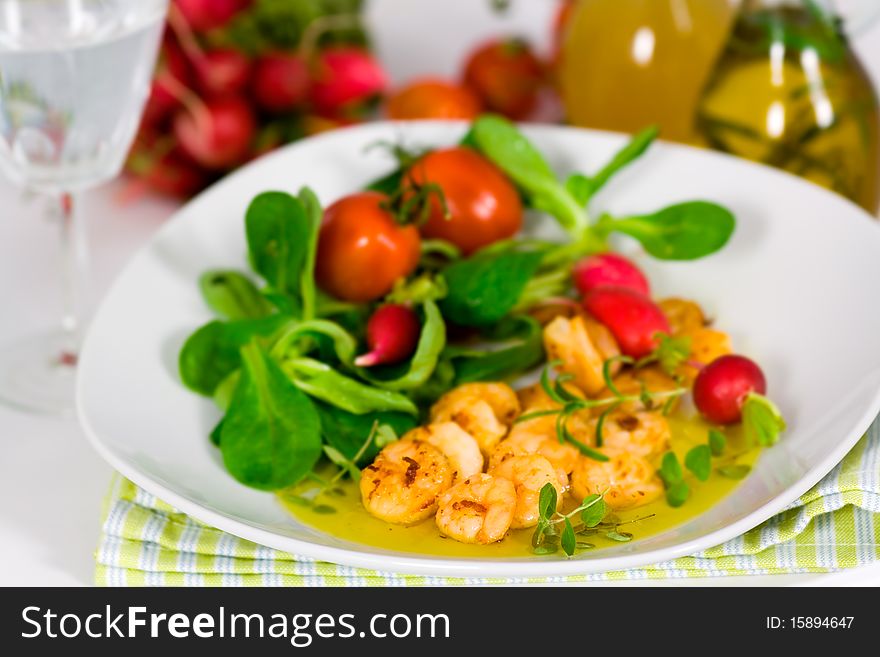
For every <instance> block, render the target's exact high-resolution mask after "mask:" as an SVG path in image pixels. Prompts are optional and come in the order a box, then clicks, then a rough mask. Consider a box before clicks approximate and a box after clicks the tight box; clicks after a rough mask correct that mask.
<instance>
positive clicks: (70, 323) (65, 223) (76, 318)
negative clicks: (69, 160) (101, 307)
mask: <svg viewBox="0 0 880 657" xmlns="http://www.w3.org/2000/svg"><path fill="white" fill-rule="evenodd" d="M52 212H53V215H54V216H55V217H57V219H58V225H59V227H60V231H61V260H62V263H61V276H62V278H63V280H62V281H61V284H62V315H61V330H62V332H63V335H64V342H63V344H62V347H61V353H60V354H58V364H59V365H64V366H68V367H73V366H75V365H76V360H77V353H78V351H79V343H80V303H81V294H82V289H81V286H82V281H83V278H84V272H85V262H86V257H85V243H84V240H83V239H82V234H81V231H80V227H79V222H78V221H77V220H76V206H75V204H74V198H73V195H72V194H70V193H67V192H63V193H60V194H58V195H56V196H55V197H54V198H53V199H52Z"/></svg>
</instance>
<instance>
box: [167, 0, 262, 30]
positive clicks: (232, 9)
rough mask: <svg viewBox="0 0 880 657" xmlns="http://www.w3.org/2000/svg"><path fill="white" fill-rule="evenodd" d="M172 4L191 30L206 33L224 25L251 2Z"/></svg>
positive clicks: (197, 0)
mask: <svg viewBox="0 0 880 657" xmlns="http://www.w3.org/2000/svg"><path fill="white" fill-rule="evenodd" d="M174 4H175V5H176V6H177V9H179V10H180V13H181V14H183V17H184V19H186V22H187V23H189V25H190V27H192V29H194V30H195V31H196V32H207V31H208V30H213V29H216V28H218V27H223V26H224V25H226V23H228V22H229V21H230V20H232V18H234V17H235V15H236V14H238V13H239V12H240V11H242V10H244V9H247V8H248V7H249V6H250V4H251V0H174Z"/></svg>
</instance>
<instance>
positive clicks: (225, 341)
mask: <svg viewBox="0 0 880 657" xmlns="http://www.w3.org/2000/svg"><path fill="white" fill-rule="evenodd" d="M288 321H290V320H289V319H288V318H286V317H284V316H283V315H270V316H268V317H264V318H262V319H242V320H237V321H234V322H222V321H219V320H214V321H212V322H209V323H207V324H205V325H204V326H202V327H201V328H199V329H198V330H197V331H196V332H195V333H193V334H192V335H191V336H190V337H189V338H188V339H187V341H186V342H185V343H184V345H183V348H182V349H181V350H180V356H179V358H178V366H179V372H180V378H181V380H182V381H183V384H184V385H185V386H186V387H187V388H189V389H190V390H192V391H194V392H197V393H199V394H200V395H205V396H206V397H210V396H212V395H213V394H214V391H215V390H216V388H217V386H219V385H220V383H221V382H222V381H223V380H224V379H225V378H226V377H228V376H229V375H230V374H232V373H233V372H234V371H235V370H237V369H238V368H239V367H241V352H240V350H241V348H242V347H243V346H244V345H246V344H247V343H248V342H250V341H251V339H253V338H254V337H260V338H266V339H270V337H271V336H273V335H274V334H275V333H276V332H277V331H279V330H280V329H281V328H282V327H283V326H284V325H285V324H286V323H287V322H288Z"/></svg>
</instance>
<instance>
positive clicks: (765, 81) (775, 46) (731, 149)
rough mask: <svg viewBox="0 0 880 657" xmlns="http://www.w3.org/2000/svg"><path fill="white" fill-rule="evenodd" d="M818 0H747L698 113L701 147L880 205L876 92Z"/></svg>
mask: <svg viewBox="0 0 880 657" xmlns="http://www.w3.org/2000/svg"><path fill="white" fill-rule="evenodd" d="M842 25H843V23H842V21H841V20H840V19H839V18H838V17H837V15H836V14H835V13H834V12H833V7H832V5H831V4H830V3H828V2H824V1H821V0H745V2H744V4H743V6H742V8H741V11H740V14H739V15H738V17H737V19H736V21H735V23H734V26H733V29H732V31H731V36H730V38H729V41H728V44H727V46H726V48H725V49H724V52H723V54H722V55H721V57H720V59H719V60H718V65H717V67H716V69H715V71H714V72H713V74H712V76H711V78H710V80H709V83H708V84H707V86H706V89H705V91H704V94H703V96H702V99H701V101H700V104H699V108H698V111H697V123H696V127H697V131H698V133H699V135H700V137H701V138H702V140H704V143H705V144H707V145H709V146H711V147H713V148H716V149H719V150H722V151H725V152H728V153H733V154H735V155H739V156H741V157H746V158H749V159H752V160H756V161H758V162H763V163H765V164H769V165H772V166H776V167H779V168H781V169H785V170H786V171H790V172H791V173H794V174H797V175H799V176H803V177H804V178H807V179H809V180H811V181H813V182H816V183H818V184H820V185H823V186H825V187H828V188H830V189H833V190H835V191H837V192H839V193H840V194H843V195H844V196H846V197H848V198H850V199H852V200H853V201H855V202H856V203H858V204H859V205H861V206H862V207H864V208H865V209H866V210H868V211H869V212H872V213H874V212H876V211H877V209H878V201H880V159H878V158H880V150H878V139H880V135H878V133H880V130H878V128H880V115H878V104H877V95H876V93H875V91H874V88H873V86H872V84H871V82H870V79H869V78H868V76H867V74H866V73H865V71H864V69H863V68H862V66H861V64H860V63H859V61H858V59H857V58H856V56H855V55H854V54H853V52H852V51H851V50H850V48H849V45H848V43H847V39H846V36H845V35H844V33H843V29H842Z"/></svg>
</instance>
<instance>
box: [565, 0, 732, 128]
mask: <svg viewBox="0 0 880 657" xmlns="http://www.w3.org/2000/svg"><path fill="white" fill-rule="evenodd" d="M735 4H736V0H576V6H575V7H574V8H573V10H572V13H571V15H570V19H569V21H570V22H569V23H568V27H567V30H566V33H565V37H564V40H563V43H562V50H561V53H560V55H561V56H560V60H559V68H558V70H559V85H560V90H561V92H562V97H563V102H564V104H565V110H566V114H567V119H568V121H569V122H570V123H572V124H574V125H579V126H584V127H590V128H600V129H605V130H617V131H621V132H636V131H638V130H641V129H642V128H645V127H646V126H648V125H652V124H654V125H658V126H660V128H661V132H662V136H663V137H664V138H665V139H672V140H676V141H684V142H688V141H691V140H692V139H693V127H694V111H695V108H696V104H697V102H698V100H699V97H700V92H701V91H702V89H703V87H704V85H705V82H706V79H707V78H708V76H709V74H710V72H711V70H712V65H713V64H714V62H715V59H716V57H717V56H718V54H719V53H720V51H721V48H722V47H723V46H724V40H725V37H726V35H727V31H728V29H729V27H730V24H731V20H732V18H733V15H734V6H735Z"/></svg>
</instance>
